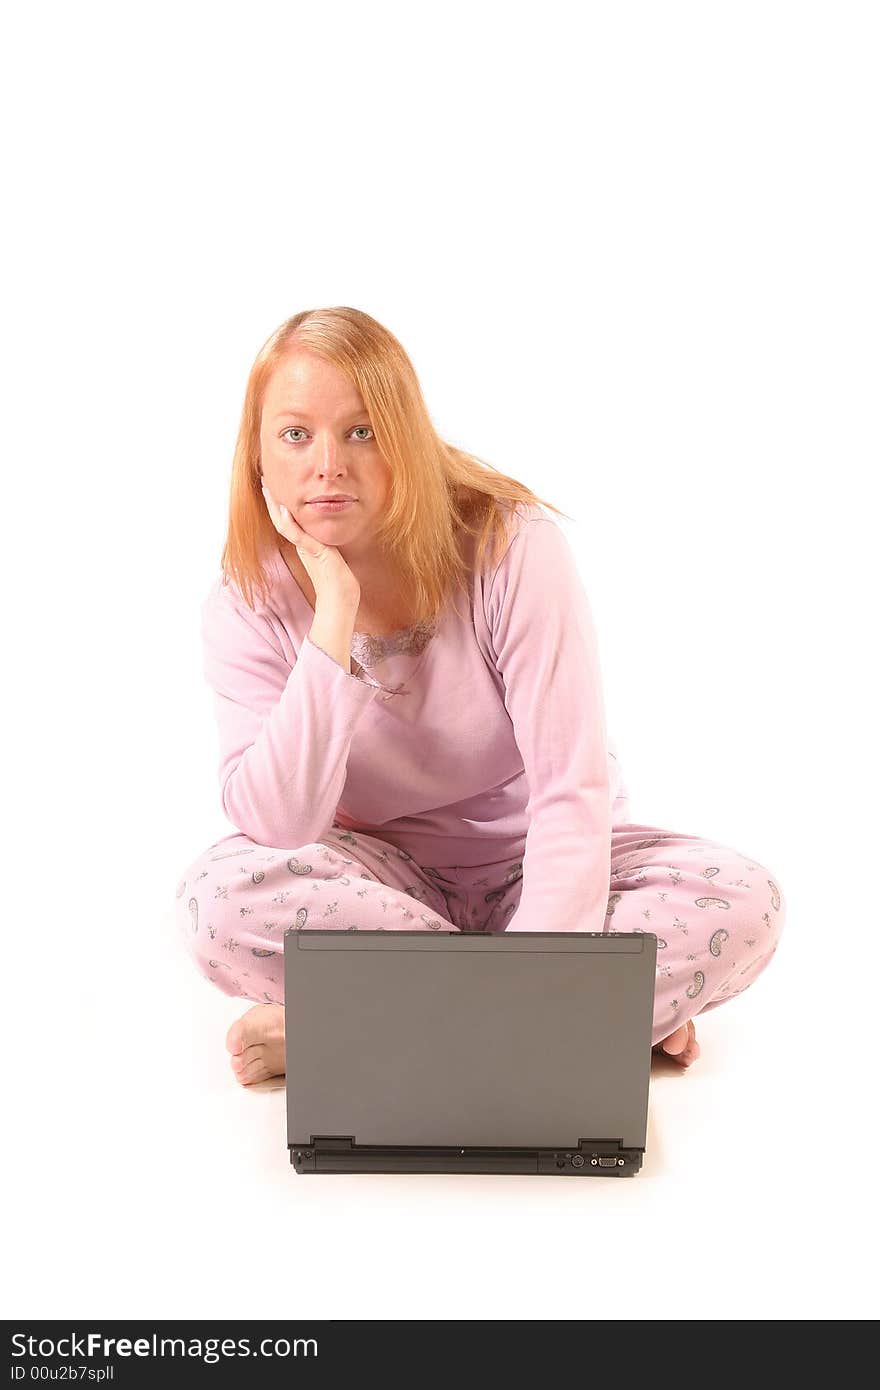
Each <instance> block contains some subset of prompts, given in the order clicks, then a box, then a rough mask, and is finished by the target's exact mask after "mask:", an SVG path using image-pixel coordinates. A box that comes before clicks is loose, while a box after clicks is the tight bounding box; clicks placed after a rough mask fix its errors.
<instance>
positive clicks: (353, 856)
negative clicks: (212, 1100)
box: [177, 308, 785, 1085]
mask: <svg viewBox="0 0 880 1390" xmlns="http://www.w3.org/2000/svg"><path fill="white" fill-rule="evenodd" d="M334 498H335V499H337V500H335V501H333V500H332V499H334ZM541 506H546V507H549V509H550V510H551V511H554V512H556V513H557V515H560V516H561V515H565V513H562V512H559V511H558V509H557V508H555V507H553V506H552V505H551V504H550V503H545V502H543V499H541V498H539V497H537V496H536V494H534V493H533V492H531V491H530V489H529V488H527V487H525V486H524V485H523V484H520V483H518V482H516V481H515V480H514V479H512V478H509V477H507V476H505V475H504V474H502V473H499V472H498V471H497V470H495V469H493V468H492V467H491V466H490V465H487V464H485V463H484V462H483V461H482V460H480V459H477V458H476V457H475V456H473V455H470V454H466V453H464V452H463V451H462V450H459V449H456V448H453V447H452V446H450V445H448V444H446V443H445V442H444V441H443V440H442V439H441V438H440V437H439V436H438V434H437V433H436V431H435V429H434V427H433V424H432V422H431V420H430V417H429V414H428V411H427V408H426V406H425V403H424V400H423V398H422V394H421V390H420V387H419V384H418V381H417V378H416V375H415V372H414V370H413V367H412V364H411V362H410V360H409V358H408V357H407V355H406V353H405V352H404V350H403V348H402V347H401V345H400V344H399V343H398V341H397V340H396V339H395V338H394V337H393V335H392V334H391V333H389V332H388V330H387V329H385V328H383V327H382V325H380V324H379V323H377V322H376V321H375V320H374V319H372V318H370V317H369V316H368V315H366V314H363V313H361V312H359V311H357V310H355V309H350V308H335V309H325V310H311V311H306V312H304V313H301V314H297V315H296V316H294V317H293V318H291V319H289V320H288V321H287V322H285V323H284V324H282V325H281V327H280V328H279V329H278V330H277V331H276V332H275V333H274V334H273V335H272V336H271V338H270V339H269V340H268V342H267V343H266V344H265V345H264V347H263V348H262V350H261V351H260V353H259V354H258V356H257V359H256V361H255V363H254V366H253V368H252V370H251V373H250V377H249V380H248V386H247V392H246V395H245V402H244V409H243V413H242V421H241V427H240V431H239V436H238V442H237V446H236V451H235V457H234V462H233V473H232V497H231V507H230V517H229V532H228V536H227V540H226V545H225V547H224V551H223V556H222V559H221V567H222V570H223V574H222V575H221V576H220V577H219V578H218V579H217V580H216V581H215V583H214V584H213V586H212V588H211V590H210V593H209V594H208V596H207V598H206V600H205V602H204V604H203V607H202V635H203V649H204V661H205V675H206V678H207V680H208V682H209V684H210V685H211V687H212V689H213V691H214V700H215V712H216V716H217V725H218V730H219V738H220V786H221V797H222V804H223V808H224V810H225V812H226V814H227V816H228V817H229V820H230V821H231V822H232V824H233V825H234V826H236V827H237V829H236V832H235V833H233V834H231V835H228V836H226V837H225V838H224V839H222V840H220V841H219V842H218V843H217V844H215V845H212V846H210V848H209V849H207V850H205V851H204V852H203V853H201V854H200V855H199V856H198V858H197V859H195V860H194V862H193V863H192V864H190V865H189V867H188V868H187V869H186V871H185V872H184V874H183V876H182V878H181V881H180V882H179V885H178V889H177V912H178V921H179V924H180V928H181V931H182V934H183V936H184V939H185V942H186V945H187V947H188V949H189V950H190V952H191V953H192V955H193V958H194V960H195V962H196V964H197V966H198V968H199V969H200V970H201V971H202V972H203V973H204V974H205V975H206V977H207V978H208V979H210V980H211V981H212V982H213V983H215V984H216V985H217V986H218V987H219V988H220V989H222V990H223V991H224V992H225V993H227V994H232V995H238V996H241V997H243V998H246V999H250V1000H252V1001H255V1003H254V1005H253V1007H251V1008H250V1009H248V1010H247V1012H246V1013H245V1014H244V1015H243V1016H242V1017H241V1018H239V1019H238V1020H237V1021H236V1022H235V1023H234V1024H233V1025H232V1027H231V1028H230V1029H229V1032H228V1034H227V1038H226V1046H227V1049H228V1051H229V1052H230V1053H231V1062H232V1069H233V1072H234V1074H235V1076H236V1078H237V1079H238V1080H239V1081H240V1082H241V1083H242V1084H243V1085H251V1084H253V1083H254V1082H256V1081H260V1080H263V1079H265V1078H266V1077H269V1076H273V1075H280V1074H283V1072H284V1067H285V1058H284V1008H283V987H284V976H283V942H284V932H285V930H286V929H287V928H288V927H290V926H294V925H296V926H300V927H302V926H322V927H327V926H329V927H334V928H339V929H340V930H349V931H354V930H362V931H370V930H376V931H394V930H400V929H405V930H413V929H416V930H425V931H431V930H447V931H448V930H459V931H480V932H487V931H489V932H495V931H598V932H602V931H606V932H633V931H650V932H654V933H656V935H657V938H658V943H657V945H658V951H657V987H656V995H655V1009H654V1029H653V1035H652V1044H653V1046H654V1050H655V1051H657V1050H660V1049H661V1048H662V1049H663V1050H664V1051H665V1052H667V1053H668V1054H669V1055H670V1056H672V1057H673V1058H674V1059H675V1061H676V1062H677V1063H679V1064H680V1065H681V1066H683V1067H687V1066H689V1065H690V1064H691V1063H692V1062H693V1061H694V1059H695V1058H696V1057H697V1056H698V1055H699V1044H698V1043H697V1041H696V1032H695V1028H694V1024H693V1016H694V1015H696V1014H697V1013H700V1012H703V1011H705V1010H706V1009H709V1008H715V1007H716V1006H717V1005H718V1004H723V1003H724V1002H725V1001H726V1000H728V999H731V998H733V997H734V995H736V994H740V993H742V991H743V990H744V989H747V988H748V986H749V985H750V984H751V983H752V982H753V981H754V980H755V979H756V978H757V976H758V975H759V974H760V973H761V971H762V970H763V969H764V968H765V966H766V965H767V963H768V962H769V960H770V958H771V956H772V955H773V953H774V951H775V950H776V946H777V943H778V940H779V936H780V932H781V929H782V925H783V921H784V915H785V908H784V903H783V898H782V895H781V892H780V889H779V886H778V884H777V882H776V880H775V877H774V875H773V874H772V873H770V872H769V871H768V870H767V869H766V868H765V867H764V866H763V865H761V864H759V863H757V862H755V861H753V860H751V859H749V858H747V857H746V856H743V855H741V854H739V853H738V852H737V851H736V850H734V849H729V848H726V847H725V846H723V845H718V844H715V843H713V842H711V841H708V840H704V839H701V838H700V837H698V836H696V835H689V834H678V833H675V832H673V831H669V830H663V829H659V828H657V827H655V826H646V825H638V824H633V823H632V822H631V821H630V820H629V818H628V796H627V792H626V790H625V788H624V786H623V782H622V779H621V774H620V770H619V768H618V765H617V759H616V756H615V753H614V751H613V748H612V745H611V743H610V741H609V740H608V737H607V732H606V726H605V713H604V702H603V695H602V680H601V671H600V663H599V656H598V651H597V646H596V638H595V632H594V627H593V622H592V616H591V610H590V607H589V603H588V601H587V598H586V595H585V593H584V591H583V588H582V585H581V583H580V580H579V576H578V572H577V569H576V567H575V564H574V560H573V557H572V554H571V551H570V548H569V546H568V542H567V540H566V539H565V537H564V535H563V533H562V531H561V529H560V528H559V527H558V525H557V524H556V522H555V521H553V520H552V518H551V517H549V516H547V515H545V514H544V513H543V512H542V511H541V510H540V508H541ZM527 832H528V834H527Z"/></svg>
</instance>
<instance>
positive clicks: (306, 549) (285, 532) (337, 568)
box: [260, 477, 361, 611]
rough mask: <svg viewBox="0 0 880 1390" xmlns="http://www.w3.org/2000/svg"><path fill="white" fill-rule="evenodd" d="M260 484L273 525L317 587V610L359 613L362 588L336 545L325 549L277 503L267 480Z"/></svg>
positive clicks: (321, 543)
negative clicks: (339, 610) (325, 609)
mask: <svg viewBox="0 0 880 1390" xmlns="http://www.w3.org/2000/svg"><path fill="white" fill-rule="evenodd" d="M260 482H261V484H262V488H263V497H264V498H265V502H266V507H267V509H268V512H269V515H270V517H271V518H272V525H273V526H274V527H275V530H276V531H277V532H278V534H279V535H280V536H283V537H284V539H285V540H287V541H290V543H291V545H293V546H295V547H296V553H297V555H298V556H299V558H300V559H301V560H302V562H303V565H304V567H305V569H306V572H307V574H308V576H309V579H311V581H312V584H313V585H314V589H315V610H316V611H317V607H318V605H319V604H320V605H321V606H322V607H331V606H332V607H340V606H344V607H346V608H349V607H351V606H353V607H354V609H355V611H356V610H357V607H358V604H359V603H360V601H361V586H360V584H359V582H358V580H357V579H356V578H355V576H354V575H353V574H352V572H351V570H350V569H349V568H348V565H347V564H346V563H345V560H344V559H343V558H342V554H341V553H340V551H339V550H338V549H337V547H336V546H335V545H324V543H323V542H322V541H318V540H315V537H314V536H310V535H309V533H308V531H304V530H303V528H302V527H301V526H300V525H299V524H298V523H297V522H296V521H294V519H293V517H292V516H291V514H290V512H289V511H288V510H287V508H286V507H285V506H282V505H280V504H279V503H277V502H276V501H275V499H274V498H273V496H272V494H271V493H270V492H269V489H268V488H267V486H266V480H265V478H262V477H261V478H260Z"/></svg>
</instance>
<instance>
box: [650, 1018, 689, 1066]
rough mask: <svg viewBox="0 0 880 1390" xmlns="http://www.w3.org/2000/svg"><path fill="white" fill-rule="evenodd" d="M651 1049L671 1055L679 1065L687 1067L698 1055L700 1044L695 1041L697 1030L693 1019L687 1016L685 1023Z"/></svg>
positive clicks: (665, 1055) (666, 1055)
mask: <svg viewBox="0 0 880 1390" xmlns="http://www.w3.org/2000/svg"><path fill="white" fill-rule="evenodd" d="M651 1051H652V1052H662V1053H663V1055H664V1057H671V1058H672V1060H673V1062H678V1065H679V1066H680V1067H689V1066H690V1064H691V1062H695V1061H696V1060H697V1058H698V1057H699V1055H700V1044H699V1043H698V1042H697V1030H696V1028H695V1027H694V1021H693V1019H692V1018H689V1019H688V1021H687V1023H683V1024H682V1025H681V1027H680V1028H676V1030H675V1032H674V1033H670V1034H669V1037H668V1038H664V1039H663V1040H662V1042H658V1043H655V1044H654V1047H653V1048H652V1049H651Z"/></svg>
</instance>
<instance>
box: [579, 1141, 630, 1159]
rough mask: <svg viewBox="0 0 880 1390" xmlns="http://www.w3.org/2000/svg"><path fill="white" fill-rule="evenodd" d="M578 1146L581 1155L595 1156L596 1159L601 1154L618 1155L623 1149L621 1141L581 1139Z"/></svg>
mask: <svg viewBox="0 0 880 1390" xmlns="http://www.w3.org/2000/svg"><path fill="white" fill-rule="evenodd" d="M577 1146H578V1149H579V1150H580V1152H581V1153H583V1154H591V1155H595V1157H596V1158H598V1157H599V1155H600V1154H603V1155H606V1156H607V1155H608V1154H618V1153H620V1151H621V1149H622V1148H623V1144H622V1142H621V1140H620V1139H579V1140H578V1142H577Z"/></svg>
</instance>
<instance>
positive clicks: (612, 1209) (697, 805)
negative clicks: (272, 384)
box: [0, 0, 880, 1319]
mask: <svg viewBox="0 0 880 1390" xmlns="http://www.w3.org/2000/svg"><path fill="white" fill-rule="evenodd" d="M877 25H878V20H877V11H876V7H875V6H873V5H871V4H858V3H840V0H837V2H836V3H833V4H832V3H821V4H819V3H797V4H795V3H791V4H783V3H774V0H760V3H745V2H744V0H738V3H736V4H732V3H731V4H726V3H715V4H712V3H710V4H706V3H664V4H662V5H657V4H649V3H646V4H630V3H620V2H619V0H618V2H617V3H614V4H612V3H606V4H602V5H596V4H583V3H578V4H574V3H572V4H561V3H554V0H548V2H547V3H543V4H541V5H539V6H535V7H532V6H525V5H519V4H509V3H508V4H500V3H499V4H492V5H489V4H480V3H474V0H470V2H469V3H467V4H464V3H449V0H445V3H444V4H443V5H442V6H440V5H433V6H412V5H403V4H400V5H391V4H382V3H376V0H373V3H371V4H369V5H366V6H355V5H351V6H348V5H341V4H338V3H336V4H334V3H324V4H321V5H303V4H291V3H283V4H281V3H279V4H267V3H259V2H257V3H254V2H253V0H251V2H250V3H248V4H247V5H244V4H241V5H218V4H212V5H210V6H209V5H194V4H186V3H181V0H177V3H175V4H174V5H173V6H172V5H165V6H162V5H158V6H157V5H153V6H151V7H149V8H146V7H144V8H142V9H136V8H133V7H131V6H122V7H119V6H116V5H109V4H107V5H95V4H88V3H86V4H79V5H75V6H60V5H55V4H52V5H42V6H40V7H18V9H17V10H16V12H15V14H14V15H12V16H11V17H10V18H8V19H7V21H6V24H5V35H4V38H5V42H4V45H3V47H4V50H5V56H4V57H3V59H2V64H3V71H2V81H0V101H2V103H3V108H4V109H3V115H4V117H5V122H4V128H5V130H6V132H7V140H6V142H5V155H4V166H5V174H4V180H3V182H4V188H5V193H6V214H5V216H4V219H3V232H2V235H3V241H4V251H3V256H2V264H3V273H4V286H3V291H4V293H3V298H4V305H5V308H4V314H3V319H4V323H3V347H2V351H3V364H2V366H3V381H4V386H5V388H6V389H5V392H4V396H5V407H4V416H5V422H4V434H5V439H6V467H5V470H4V474H5V479H6V487H7V498H6V505H5V506H4V508H3V519H4V525H3V546H2V558H3V565H4V579H5V582H4V588H3V592H4V598H5V610H4V632H5V647H6V655H7V658H8V661H7V663H6V670H5V677H4V684H3V695H4V714H5V718H4V721H3V729H4V731H5V739H4V746H3V755H4V758H3V762H4V774H5V775H4V779H3V780H4V784H5V798H4V811H5V826H4V831H5V833H4V850H5V853H4V875H3V881H4V887H5V893H4V925H5V934H4V944H5V950H4V953H3V960H4V965H5V971H6V990H5V1003H6V1007H5V1010H4V1020H5V1029H4V1031H5V1048H4V1051H5V1058H6V1068H5V1072H6V1075H5V1090H6V1095H7V1097H8V1099H7V1103H6V1114H7V1124H8V1129H7V1141H6V1144H5V1145H4V1165H5V1169H6V1173H5V1177H4V1181H3V1188H4V1198H5V1201H6V1203H7V1204H8V1207H7V1211H6V1213H5V1215H4V1217H3V1228H4V1247H5V1256H6V1258H5V1260H4V1276H3V1278H4V1282H5V1283H6V1287H5V1289H4V1290H3V1305H4V1308H5V1312H6V1316H10V1317H12V1316H15V1317H22V1318H25V1317H29V1318H34V1317H44V1318H48V1317H58V1318H66V1319H75V1318H84V1317H87V1316H88V1317H90V1318H92V1319H96V1318H111V1317H134V1316H137V1317H142V1318H151V1317H156V1318H159V1317H175V1318H183V1317H190V1316H192V1317H210V1318H218V1319H223V1318H233V1317H244V1318H257V1317H261V1316H267V1317H278V1316H287V1317H293V1318H296V1317H309V1316H313V1317H323V1318H361V1317H363V1318H370V1319H375V1318H385V1317H393V1316H399V1317H403V1318H420V1317H428V1318H437V1319H451V1318H476V1317H490V1318H498V1319H510V1318H539V1319H550V1318H581V1319H593V1318H612V1319H615V1318H619V1319H623V1318H627V1319H628V1318H633V1317H637V1318H638V1317H651V1318H664V1319H688V1318H727V1319H740V1318H824V1317H828V1318H844V1317H854V1318H865V1317H876V1315H877V1311H878V1308H877V1300H876V1297H873V1298H872V1296H871V1288H872V1285H873V1276H872V1266H873V1258H872V1256H873V1251H874V1249H875V1248H876V1240H877V1206H876V1181H875V1177H874V1169H875V1165H876V1163H877V1160H878V1151H877V1147H876V1118H875V1114H876V1111H875V1093H876V1066H875V1047H874V1035H873V1026H872V1024H873V1014H874V1006H875V996H876V988H877V986H876V980H877V970H878V962H877V938H876V931H877V920H878V913H877V899H878V893H877V885H876V880H875V878H874V874H875V872H876V864H877V831H878V828H880V827H878V825H877V818H876V798H875V788H876V786H877V775H878V757H877V751H878V748H877V738H876V733H875V719H874V711H875V709H876V702H877V696H878V690H877V682H876V678H875V674H874V666H875V664H876V658H877V643H876V631H877V625H876V615H875V608H876V602H875V600H876V593H877V572H876V567H875V565H874V564H873V563H872V561H873V554H872V551H873V547H874V542H875V532H876V474H877V468H878V423H877V421H878V411H877V383H878V351H877V341H878V340H877V324H878V313H880V295H878V257H877V247H878V245H880V226H878V222H880V218H878V204H877V187H878V185H877V154H878V149H877V144H878V142H877V132H878V115H880V112H878V99H877V84H876V73H877V67H878V58H880V55H878V29H877ZM334 304H349V305H354V306H356V307H358V308H361V309H363V310H365V311H366V312H368V313H370V314H371V315H373V316H374V317H376V318H377V319H379V320H380V321H381V322H382V323H384V324H385V325H387V327H388V328H390V329H391V331H392V332H393V333H394V334H395V335H396V336H397V337H398V338H399V339H400V341H401V342H402V343H403V345H404V346H405V348H406V349H407V351H408V352H409V354H410V355H411V357H412V360H413V362H414V364H415V367H416V370H417V372H418V374H419V377H420V380H421V383H422V387H423V390H424V393H425V396H426V399H427V401H428V404H429V409H430V410H431V412H432V416H433V418H434V420H435V423H436V425H437V427H438V429H439V430H440V431H441V433H442V434H443V435H444V436H445V437H446V438H447V439H449V440H450V441H452V442H455V443H457V444H459V445H462V446H463V447H465V448H468V449H470V450H472V451H474V452H476V453H477V454H479V455H481V456H483V457H484V458H487V459H489V460H490V461H491V462H492V463H494V464H495V466H496V467H498V468H500V469H501V470H503V471H504V472H506V473H510V474H512V475H513V476H515V477H518V478H520V479H521V480H522V481H524V482H526V483H528V484H529V485H530V486H531V487H533V488H534V489H535V490H536V491H537V492H538V493H539V494H540V495H542V496H544V497H546V498H548V499H549V500H550V501H553V502H554V503H556V505H557V506H559V507H561V508H562V509H563V510H564V511H566V512H568V513H569V514H570V515H571V516H572V517H573V522H572V524H570V525H569V524H568V523H565V529H566V534H567V535H569V537H570V538H571V540H572V544H573V546H574V548H575V552H576V555H577V559H578V563H579V566H580V570H581V573H582V576H583V580H584V585H585V588H586V589H587V591H588V593H589V597H590V601H591V604H592V607H593V612H594V616H595V620H596V624H597V629H598V634H599V640H600V651H601V657H602V664H603V671H604V679H605V695H606V705H607V717H608V728H609V732H610V733H611V735H612V737H613V738H614V739H615V741H616V744H617V747H618V751H619V754H620V758H621V764H622V767H623V772H624V777H625V780H626V782H627V784H628V786H629V790H630V794H631V798H632V816H633V819H635V820H639V821H641V822H647V823H651V824H656V825H661V826H666V827H668V828H675V829H679V830H685V831H687V832H693V833H697V834H700V835H704V836H706V837H708V838H712V839H716V840H722V841H724V842H725V843H729V844H731V845H735V846H736V847H737V848H738V849H740V850H741V851H742V852H744V853H746V854H749V855H751V856H754V857H755V858H756V859H758V860H760V861H762V862H763V863H765V864H768V865H769V866H771V868H772V869H773V870H774V871H775V874H776V876H777V878H778V881H779V883H780V884H781V886H782V888H783V890H784V892H785V895H786V899H787V904H788V918H787V923H786V928H785V933H784V937H783V940H782V944H781V946H780V949H779V951H778V952H777V955H776V957H775V958H774V960H773V962H772V964H771V966H770V967H769V969H768V970H767V971H766V972H765V973H764V974H763V975H762V976H761V977H760V978H759V980H758V981H757V982H756V983H755V985H754V986H753V987H752V989H751V990H750V991H748V993H747V994H745V995H743V996H742V997H741V998H740V999H739V1000H735V1001H732V1002H731V1003H730V1005H729V1006H726V1007H724V1008H721V1009H718V1010H714V1011H712V1013H711V1014H709V1015H707V1016H706V1018H705V1020H704V1021H702V1022H700V1021H699V1020H698V1036H699V1038H700V1041H701V1044H702V1056H701V1057H700V1059H699V1060H698V1061H697V1062H696V1063H695V1064H694V1066H693V1067H691V1068H690V1070H689V1071H688V1072H686V1073H685V1072H682V1071H680V1070H679V1069H678V1068H676V1067H675V1066H674V1064H671V1063H670V1064H665V1063H662V1064H659V1065H657V1066H656V1067H655V1072H654V1076H653V1081H652V1090H651V1114H650V1126H649V1142H648V1156H647V1159H646V1165H645V1169H644V1170H643V1171H642V1173H640V1174H639V1175H638V1176H637V1177H635V1178H634V1179H632V1180H631V1181H626V1182H611V1181H607V1182H601V1181H596V1182H589V1181H584V1182H574V1181H568V1182H566V1181H562V1180H557V1179H552V1178H541V1179H538V1178H520V1177H513V1176H507V1177H494V1178H493V1177H467V1176H451V1175H450V1176H434V1177H432V1176H412V1177H407V1176H393V1175H377V1176H364V1175H351V1176H329V1177H300V1176H298V1175H296V1174H295V1173H294V1171H293V1169H292V1168H291V1167H290V1165H289V1163H288V1155H287V1150H286V1134H285V1129H284V1106H283V1092H282V1091H279V1090H275V1091H265V1090H264V1091H256V1092H255V1091H248V1090H245V1089H243V1088H241V1087H240V1086H238V1085H237V1083H236V1082H235V1081H234V1079H233V1077H232V1074H231V1071H230V1070H229V1067H228V1058H227V1055H226V1053H225V1051H224V1048H223V1038H224V1034H225V1031H226V1028H227V1027H228V1025H229V1023H230V1022H231V1021H232V1019H233V1018H234V1017H236V1016H237V1015H238V1014H239V1013H240V1012H242V1011H243V1008H244V1007H246V1005H245V1002H244V1001H241V1000H232V999H229V998H227V997H225V996H222V995H220V994H219V993H218V992H217V991H216V990H214V989H212V987H211V986H210V985H209V984H208V983H207V982H206V981H204V980H203V979H202V978H201V977H200V976H198V975H197V973H196V972H195V970H194V967H193V966H192V965H191V963H190V962H189V960H188V959H185V958H184V957H183V955H182V952H181V949H180V948H179V946H178V943H177V940H176V938H175V937H174V935H173V929H172V926H171V919H170V913H171V909H172V906H173V900H174V891H175V888H176V885H177V882H178V879H179V876H180V874H181V872H182V870H183V868H184V867H185V866H186V865H187V864H188V863H189V862H190V860H191V859H192V858H193V857H194V856H195V855H196V854H197V853H199V852H200V850H201V849H202V848H203V847H206V846H207V845H209V844H210V843H212V842H213V841H215V840H217V839H219V838H220V837H221V836H222V835H224V834H228V833H230V831H231V830H232V829H233V827H231V826H230V825H229V823H228V822H227V821H226V820H225V817H224V816H223V814H222V812H221V809H220V803H219V789H218V785H217V780H216V771H217V769H216V762H217V757H216V734H215V729H214V725H213V714H212V706H211V703H210V692H209V691H208V688H207V686H206V685H204V683H203V678H202V669H201V653H200V646H199V628H198V609H199V605H200V603H201V601H202V599H203V597H204V595H205V593H206V592H207V589H208V587H209V585H210V583H211V582H212V580H213V578H214V577H215V575H216V574H217V573H218V572H219V560H220V551H221V548H222V543H223V539H224V527H225V522H226V515H227V506H228V485H229V476H230V465H231V457H232V449H233V444H234V439H235V434H236V430H237V426H238V419H239V411H240V408H241V403H242V398H243V393H244V387H245V381H246V377H247V373H248V370H249V368H250V366H251V363H252V361H253V358H254V355H255V354H256V352H257V350H258V348H259V347H260V345H261V344H262V343H263V341H264V340H265V338H266V337H268V335H269V334H270V333H271V332H272V330H273V329H274V328H275V327H276V326H277V325H278V324H279V323H280V322H281V321H282V320H283V319H285V318H287V317H288V316H289V315H291V314H293V313H295V312H297V311H299V310H301V309H303V308H311V307H319V306H325V305H334Z"/></svg>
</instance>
